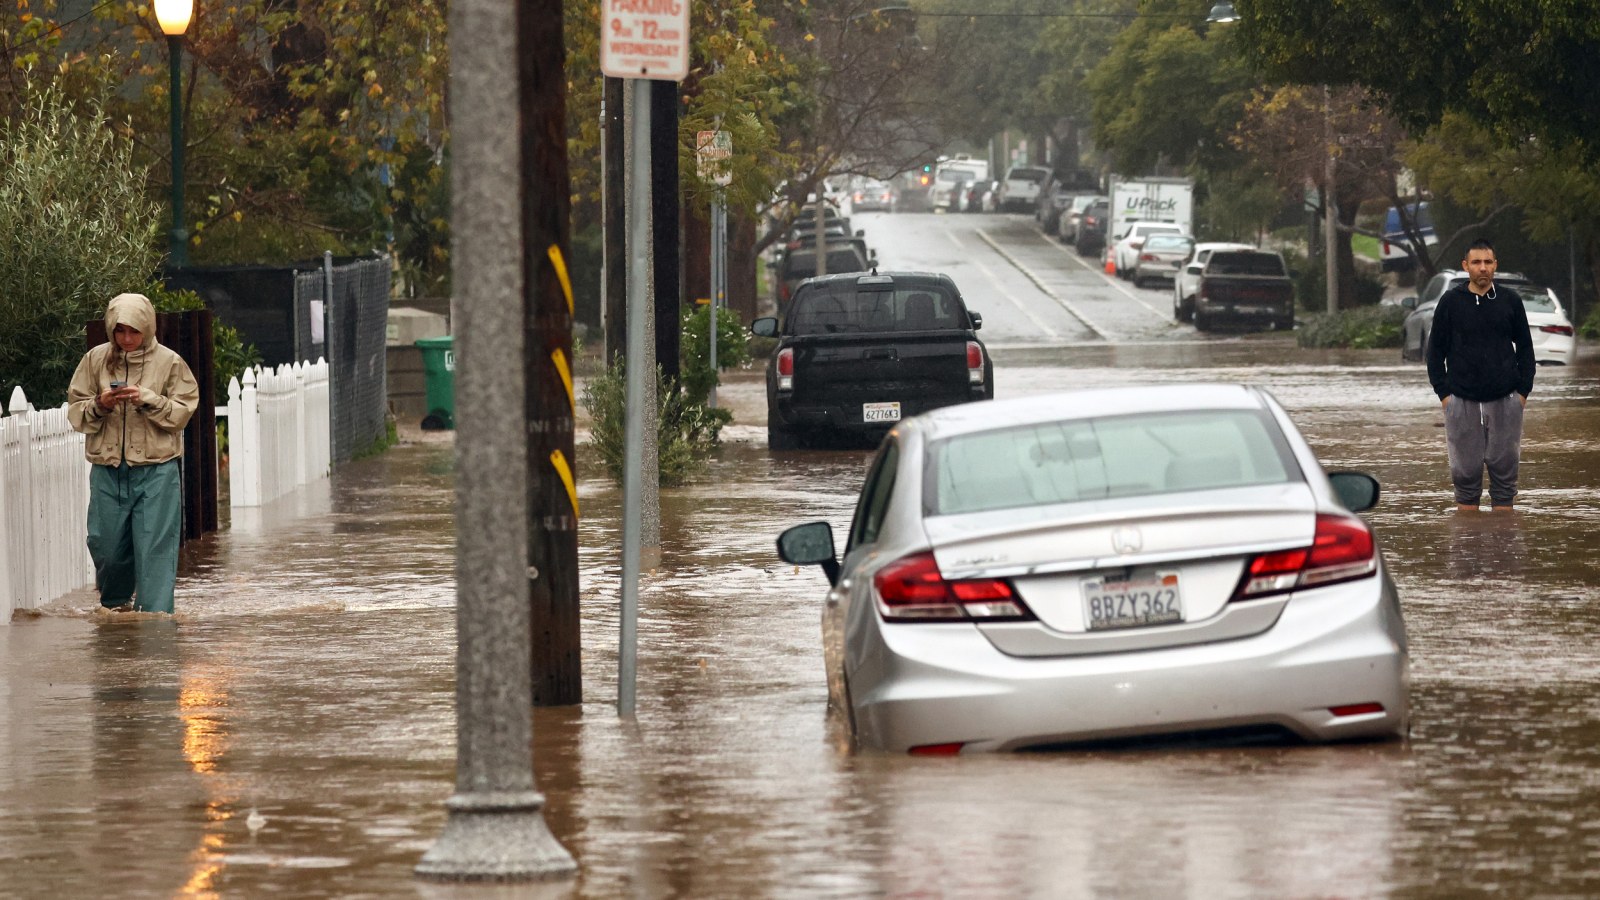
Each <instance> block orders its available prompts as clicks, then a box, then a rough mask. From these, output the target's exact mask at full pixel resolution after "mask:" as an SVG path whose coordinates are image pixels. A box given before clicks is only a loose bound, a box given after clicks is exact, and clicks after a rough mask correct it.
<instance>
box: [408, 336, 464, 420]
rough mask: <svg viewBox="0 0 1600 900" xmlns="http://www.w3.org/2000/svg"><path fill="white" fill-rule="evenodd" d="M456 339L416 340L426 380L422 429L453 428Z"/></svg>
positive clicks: (454, 417) (453, 337)
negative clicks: (425, 410)
mask: <svg viewBox="0 0 1600 900" xmlns="http://www.w3.org/2000/svg"><path fill="white" fill-rule="evenodd" d="M454 344H455V336H454V335H449V334H447V335H445V336H444V337H436V338H419V339H418V340H417V346H418V347H419V348H421V350H422V371H423V373H424V374H425V375H426V377H427V397H428V414H427V415H425V416H423V417H422V427H423V428H424V429H428V430H434V431H446V430H452V429H454V428H455V427H456V351H455V350H454Z"/></svg>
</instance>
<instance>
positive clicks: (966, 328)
mask: <svg viewBox="0 0 1600 900" xmlns="http://www.w3.org/2000/svg"><path fill="white" fill-rule="evenodd" d="M981 327H983V317H982V316H980V315H978V314H977V313H975V312H972V311H970V310H968V309H967V306H966V304H965V303H964V302H963V301H962V299H961V292H960V291H959V290H957V289H956V285H955V282H953V281H951V280H950V277H949V276H947V275H938V274H931V273H926V272H887V273H877V274H873V275H828V276H826V277H820V278H814V279H811V280H810V281H806V282H804V283H802V284H801V285H800V287H799V288H798V289H797V290H796V292H795V295H794V300H793V302H792V303H790V304H789V305H788V307H787V308H786V309H785V310H784V312H783V315H782V318H781V323H780V320H779V319H777V318H773V317H765V318H760V319H757V320H755V321H754V322H752V323H751V325H750V330H751V332H753V333H754V334H757V335H760V336H763V337H776V338H777V339H778V344H777V347H776V348H775V349H774V350H773V353H772V358H771V359H770V360H769V361H768V363H767V445H768V446H769V447H770V448H771V449H773V450H793V449H796V448H798V447H800V446H801V445H802V444H803V443H806V442H809V441H811V440H812V439H814V438H821V437H825V436H829V435H834V434H840V433H843V434H847V435H849V434H853V435H856V436H864V437H867V438H871V439H877V438H879V437H881V436H882V435H883V434H884V433H885V432H887V431H888V430H889V429H890V428H891V427H893V426H894V424H895V423H896V422H899V421H900V420H901V419H902V418H905V417H908V416H913V415H916V414H918V413H922V412H926V411H927V410H930V409H938V408H939V407H942V406H949V405H952V404H956V403H967V402H970V401H973V400H985V399H988V398H991V397H993V396H994V363H993V362H992V361H991V360H990V359H989V352H988V351H987V350H986V349H984V346H983V343H982V342H981V341H979V340H978V336H977V331H978V329H979V328H981Z"/></svg>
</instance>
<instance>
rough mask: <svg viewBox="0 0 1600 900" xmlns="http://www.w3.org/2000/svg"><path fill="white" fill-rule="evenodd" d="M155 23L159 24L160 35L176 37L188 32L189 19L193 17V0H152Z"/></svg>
mask: <svg viewBox="0 0 1600 900" xmlns="http://www.w3.org/2000/svg"><path fill="white" fill-rule="evenodd" d="M154 2H155V6H156V21H157V22H160V23H161V33H162V34H165V35H166V36H168V37H178V36H180V35H182V34H183V33H184V32H185V31H188V30H189V19H191V18H192V17H193V16H194V0H154Z"/></svg>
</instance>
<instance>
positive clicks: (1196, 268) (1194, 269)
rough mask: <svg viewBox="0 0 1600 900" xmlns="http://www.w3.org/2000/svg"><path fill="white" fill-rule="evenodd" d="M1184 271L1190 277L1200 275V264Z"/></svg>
mask: <svg viewBox="0 0 1600 900" xmlns="http://www.w3.org/2000/svg"><path fill="white" fill-rule="evenodd" d="M1184 271H1186V272H1188V273H1189V274H1190V275H1199V274H1200V264H1199V263H1195V264H1194V265H1192V266H1190V267H1188V268H1187V269H1185V270H1184Z"/></svg>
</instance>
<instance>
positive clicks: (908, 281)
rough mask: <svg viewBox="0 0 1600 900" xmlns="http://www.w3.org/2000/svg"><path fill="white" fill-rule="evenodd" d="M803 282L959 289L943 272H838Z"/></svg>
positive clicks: (824, 286) (814, 286)
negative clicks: (929, 286)
mask: <svg viewBox="0 0 1600 900" xmlns="http://www.w3.org/2000/svg"><path fill="white" fill-rule="evenodd" d="M805 283H806V284H807V285H809V286H811V287H813V288H826V287H838V286H841V285H842V284H854V285H858V286H860V287H872V288H879V289H882V290H888V289H889V288H890V287H899V286H901V285H905V286H908V287H916V286H918V285H942V286H944V287H947V288H949V289H950V290H951V291H952V292H954V293H958V294H959V293H960V291H957V290H956V283H955V282H954V281H952V280H950V276H949V275H946V274H944V273H943V272H884V271H872V272H840V273H838V274H836V275H819V276H817V277H815V278H808V279H806V282H805Z"/></svg>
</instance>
